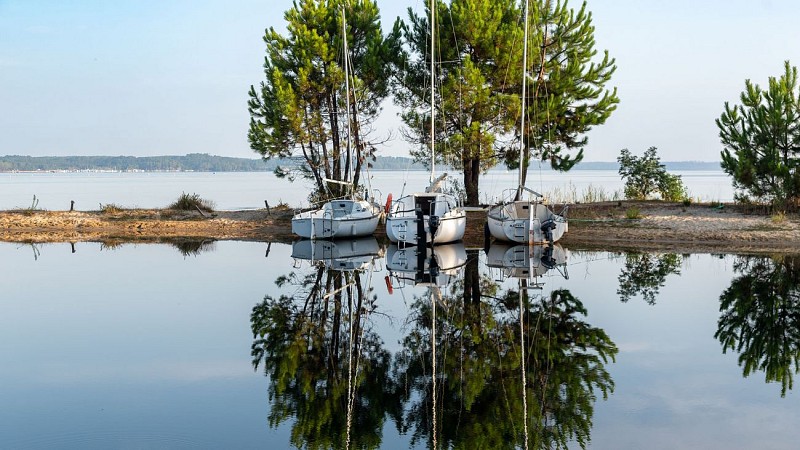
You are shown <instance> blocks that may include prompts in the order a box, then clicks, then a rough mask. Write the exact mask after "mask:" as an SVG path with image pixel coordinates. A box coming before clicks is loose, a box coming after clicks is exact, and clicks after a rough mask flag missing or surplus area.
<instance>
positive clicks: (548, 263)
mask: <svg viewBox="0 0 800 450" xmlns="http://www.w3.org/2000/svg"><path fill="white" fill-rule="evenodd" d="M567 258H568V254H567V251H566V250H564V248H563V247H561V246H560V245H558V244H554V245H530V246H529V245H513V246H512V245H509V244H506V243H501V242H493V243H492V246H491V247H490V248H489V251H488V252H487V253H486V265H487V266H489V267H490V268H496V269H500V270H501V276H502V277H503V278H528V279H533V278H537V277H541V276H543V275H544V274H546V273H547V272H548V271H550V270H553V269H555V270H556V271H558V272H559V273H560V274H561V275H562V276H563V277H564V278H567V279H568V278H569V274H568V273H567Z"/></svg>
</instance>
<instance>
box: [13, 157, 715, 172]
mask: <svg viewBox="0 0 800 450" xmlns="http://www.w3.org/2000/svg"><path fill="white" fill-rule="evenodd" d="M298 163H299V162H298V161H297V160H292V159H283V158H275V159H270V160H263V159H251V158H232V157H225V156H214V155H208V154H205V153H191V154H188V155H184V156H177V155H172V156H143V157H137V156H20V155H9V156H0V172H11V171H23V172H32V171H37V170H41V171H50V170H59V171H79V170H120V171H139V170H143V171H153V172H158V171H162V172H164V171H194V172H267V171H269V172H271V171H274V170H275V168H277V167H287V166H292V165H293V164H298ZM663 164H664V165H665V166H666V167H667V169H669V170H719V163H716V162H698V161H676V162H665V163H663ZM618 168H619V164H618V163H617V162H605V161H595V162H581V163H579V164H577V165H576V166H575V169H577V170H581V169H583V170H614V171H616V170H617V169H618ZM544 169H545V170H548V169H549V167H544ZM371 170H375V171H379V170H395V171H406V170H427V169H426V168H425V165H424V164H422V163H419V162H415V161H414V160H413V159H412V158H407V157H402V156H378V157H377V158H376V160H375V161H373V162H372V163H371Z"/></svg>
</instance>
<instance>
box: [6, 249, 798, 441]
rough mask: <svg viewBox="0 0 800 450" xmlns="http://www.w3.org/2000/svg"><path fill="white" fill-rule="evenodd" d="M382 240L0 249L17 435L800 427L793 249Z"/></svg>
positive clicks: (697, 435) (400, 434) (565, 432)
mask: <svg viewBox="0 0 800 450" xmlns="http://www.w3.org/2000/svg"><path fill="white" fill-rule="evenodd" d="M375 248H377V246H373V245H372V243H371V242H369V241H367V242H366V244H365V245H362V244H350V243H336V244H335V245H333V246H330V245H328V246H324V245H323V246H317V247H314V248H311V247H310V246H306V247H304V248H302V245H301V244H299V245H297V246H296V247H295V249H294V250H293V248H292V246H290V245H282V244H272V245H267V244H262V243H245V242H217V243H213V244H207V243H206V244H202V245H200V244H198V245H197V246H183V247H181V248H177V247H174V246H168V245H121V246H118V247H105V246H103V245H101V244H96V243H78V244H76V245H75V248H74V250H75V252H74V253H73V252H72V247H71V246H70V245H69V244H50V245H19V244H7V243H3V244H0V273H2V274H3V275H2V276H1V277H0V289H2V292H3V296H2V298H3V300H2V302H0V361H3V364H2V365H0V402H1V403H2V404H3V405H4V407H3V408H2V410H0V448H120V447H121V448H152V447H156V448H163V447H166V448H264V447H267V448H284V447H291V446H293V445H294V446H303V447H310V448H317V447H318V448H347V446H348V445H347V444H348V443H349V444H350V447H359V448H361V447H367V448H399V449H404V448H429V447H431V446H432V445H434V444H436V446H439V447H459V446H466V447H469V448H476V447H475V446H476V445H477V446H478V447H483V448H491V447H493V446H494V447H498V448H499V447H502V448H507V447H517V448H520V447H523V446H525V443H526V442H527V443H528V446H529V448H546V447H553V446H556V445H558V444H564V445H567V446H569V447H576V448H577V447H580V445H579V444H580V443H581V442H584V443H589V445H590V447H591V448H793V447H794V446H795V445H796V442H797V440H798V438H800V431H798V429H797V427H796V426H795V424H796V423H797V422H798V421H800V408H799V406H800V404H798V398H797V394H796V392H795V391H794V390H792V389H791V388H790V387H789V379H790V377H792V376H794V375H795V374H796V370H797V366H796V363H795V362H791V361H790V360H789V359H787V358H791V357H794V358H797V357H798V343H800V340H798V336H797V333H796V331H797V329H798V327H797V325H798V323H797V320H798V319H797V317H800V314H798V312H800V303H798V302H799V300H798V299H799V298H800V295H798V294H799V293H800V286H798V284H800V282H798V280H800V263H798V261H800V257H797V256H794V257H791V256H789V257H783V258H778V259H775V260H772V259H769V258H762V257H759V258H742V257H736V256H733V255H710V254H696V255H676V254H622V253H608V252H570V251H569V249H563V252H562V250H561V249H559V250H558V251H557V252H556V253H555V254H553V255H550V256H552V259H548V258H545V259H546V260H547V261H548V262H552V263H554V264H555V266H554V267H553V268H551V269H549V270H547V266H546V265H543V263H542V257H543V256H547V255H544V254H542V253H537V254H534V255H533V258H532V259H531V258H528V260H527V263H526V260H525V255H526V253H525V252H524V251H522V252H519V253H517V254H516V255H517V256H518V257H520V258H521V259H519V258H518V259H516V260H514V259H510V257H509V256H508V255H513V254H514V253H513V251H512V252H511V253H509V252H508V250H509V249H503V248H500V247H494V248H493V249H490V254H489V256H488V257H487V255H486V254H485V253H483V251H482V250H478V249H465V248H463V246H459V245H456V246H451V247H442V248H438V249H437V250H436V252H435V255H430V256H434V259H430V258H428V257H427V256H428V255H425V257H423V258H418V257H417V255H415V254H414V252H413V251H411V252H406V253H404V252H403V251H402V250H401V249H396V248H389V249H380V250H379V251H380V254H379V255H378V256H377V257H376V255H375V250H374V249H375ZM293 251H294V256H295V257H296V258H292V253H293ZM311 251H313V252H314V257H315V258H328V259H327V263H328V266H327V267H326V266H325V265H324V262H323V263H317V264H313V263H312V262H310V261H308V260H306V259H301V258H300V257H306V258H307V257H309V256H310V253H311ZM350 254H354V255H356V256H354V257H348V255H350ZM498 255H500V256H498ZM520 255H521V256H520ZM333 256H337V259H335V260H334V259H333ZM503 257H506V259H507V262H506V267H505V268H503V267H498V266H499V265H502V263H501V261H502V259H503ZM510 261H517V262H518V264H517V268H516V269H515V270H514V272H515V273H516V275H517V276H522V275H521V272H522V271H523V270H526V269H527V270H529V271H530V270H533V271H539V272H538V273H543V275H541V276H539V277H536V278H525V281H524V284H525V285H527V286H531V285H537V286H538V288H530V289H529V288H524V289H520V283H521V282H520V278H514V277H513V276H511V277H509V275H511V272H512V270H511V269H509V268H508V263H509V262H510ZM419 264H423V267H424V268H425V269H424V270H423V271H415V270H414V267H415V266H418V265H419ZM331 267H338V269H339V270H333V269H331ZM387 276H388V284H387ZM279 278H281V281H282V282H281V285H280V286H278V285H276V283H275V281H276V280H278V279H279ZM318 279H319V282H317V280H318ZM431 280H433V281H434V282H433V283H431ZM759 280H763V281H764V282H763V283H762V284H758V283H759ZM434 285H436V286H437V287H438V292H439V293H437V292H436V291H437V290H436V289H433V286H434ZM749 286H755V288H754V289H753V290H750V289H749ZM315 288H319V291H318V292H316V293H315V294H314V295H310V294H311V293H312V291H313V290H314V289H315ZM390 290H391V292H392V293H391V294H390V293H389V291H390ZM519 292H525V293H526V294H525V295H523V296H522V297H520V295H519V294H518V293H519ZM439 295H441V298H440V297H439ZM432 299H433V300H432ZM434 305H435V308H434ZM434 309H435V314H436V318H435V319H434V318H433V314H434ZM521 310H522V311H525V313H524V314H523V315H522V316H520V311H521ZM520 317H522V320H520ZM781 321H783V322H781ZM432 324H435V326H432ZM254 330H255V336H254ZM520 330H522V331H523V332H522V333H520ZM741 337H744V338H741ZM523 339H524V340H523ZM725 344H730V345H732V348H728V349H727V351H726V352H724V351H723V348H724V345H725ZM434 349H435V350H434ZM523 349H524V350H523ZM434 351H435V354H434ZM604 357H605V359H604ZM740 359H741V361H740ZM523 361H524V364H525V369H524V370H523V368H522V366H521V365H522V364H523ZM795 361H796V360H795ZM254 363H257V368H255V369H254ZM765 367H766V368H765ZM745 371H748V372H749V375H748V376H746V377H745V376H743V372H745ZM523 377H524V379H525V380H524V381H523ZM767 379H770V380H771V381H770V382H767V381H766V380H767ZM434 380H435V383H434ZM434 384H435V386H434ZM523 384H524V385H525V386H527V389H525V390H523V389H522V388H521V386H523ZM604 391H605V396H604ZM782 391H783V392H782ZM604 397H605V398H604ZM434 424H435V425H434ZM526 425H527V427H526ZM398 430H399V431H398ZM495 444H496V445H495Z"/></svg>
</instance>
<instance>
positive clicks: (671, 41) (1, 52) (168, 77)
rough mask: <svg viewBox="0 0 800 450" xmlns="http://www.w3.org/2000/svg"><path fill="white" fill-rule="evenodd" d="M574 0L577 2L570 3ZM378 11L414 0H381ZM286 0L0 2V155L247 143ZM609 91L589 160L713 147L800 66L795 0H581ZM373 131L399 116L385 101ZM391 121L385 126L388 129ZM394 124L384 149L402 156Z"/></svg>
mask: <svg viewBox="0 0 800 450" xmlns="http://www.w3.org/2000/svg"><path fill="white" fill-rule="evenodd" d="M571 3H572V4H573V5H574V6H576V7H577V6H579V2H571ZM378 5H379V6H380V7H381V10H382V16H383V17H384V24H385V25H386V26H388V25H389V24H391V22H393V21H394V19H395V17H397V16H398V15H400V14H403V15H404V14H405V13H404V11H405V8H406V7H409V6H410V7H412V8H421V7H422V6H421V5H422V3H421V1H420V0H398V1H394V2H392V1H385V0H378ZM290 6H291V1H289V0H270V1H266V0H261V1H255V0H227V1H221V0H220V1H217V0H196V1H188V0H171V1H151V0H136V1H131V0H115V1H100V0H83V1H77V0H76V1H58V0H0V155H5V154H28V155H37V156H38V155H67V154H79V155H101V154H108V155H120V154H124V155H135V156H147V155H162V154H184V153H188V152H204V153H211V154H217V155H225V156H238V157H255V156H256V155H255V153H252V151H251V150H250V149H249V146H248V144H247V138H246V132H247V123H248V120H249V116H248V113H247V108H246V100H247V90H248V89H249V86H250V85H251V84H257V83H258V82H260V81H261V79H262V72H261V64H262V61H263V55H264V49H263V43H262V41H261V37H262V35H263V32H264V28H266V27H269V26H275V27H278V28H282V27H283V11H285V10H286V9H287V8H289V7H290ZM588 7H589V9H590V10H591V11H592V13H593V16H594V24H595V27H596V38H597V44H598V48H599V49H608V50H609V51H610V52H611V55H612V56H613V57H615V58H616V59H617V65H618V70H617V73H616V74H615V76H614V78H613V79H612V82H611V85H612V86H616V87H618V89H619V96H620V99H621V103H620V106H619V109H618V110H617V111H616V112H615V113H614V114H613V115H612V116H611V118H610V119H609V121H608V122H607V123H606V124H605V125H603V126H601V127H598V128H597V129H596V130H594V131H592V132H591V133H590V135H589V138H590V140H589V146H588V148H587V150H586V160H588V161H602V160H605V161H610V160H614V159H615V158H616V156H617V154H618V153H619V150H620V149H621V148H629V149H631V150H632V151H633V152H634V153H641V152H643V151H644V150H645V149H646V148H647V147H649V146H651V145H654V146H657V147H658V148H659V153H660V155H661V157H662V160H703V161H716V160H718V158H719V151H720V144H719V140H718V138H717V129H716V126H715V125H714V119H715V118H716V117H718V116H719V114H720V113H721V112H722V108H723V103H724V102H725V101H726V100H728V101H736V100H737V99H738V95H739V93H740V92H741V91H742V88H743V86H744V80H745V79H746V78H750V79H752V80H753V81H755V82H757V83H759V84H766V80H767V77H768V76H771V75H779V74H780V72H781V70H782V64H783V61H784V60H787V59H789V60H791V61H792V63H793V64H795V65H800V27H797V25H796V21H797V18H798V17H800V2H797V1H791V0H748V1H744V0H730V1H721V0H711V1H688V0H674V1H671V2H664V1H655V0H652V1H651V0H643V1H636V2H634V1H622V0H589V2H588ZM380 125H381V128H382V130H388V129H390V128H396V127H398V126H399V123H398V120H397V119H396V118H395V116H394V111H393V110H392V109H391V108H390V110H389V111H387V113H386V114H385V116H384V117H383V118H382V119H381V120H380ZM395 135H397V133H395ZM406 148H407V145H406V144H405V143H403V142H402V141H400V138H399V137H398V138H397V140H396V141H395V142H393V143H392V144H391V146H390V148H388V149H386V151H385V153H384V154H394V155H403V154H405V151H406V150H405V149H406Z"/></svg>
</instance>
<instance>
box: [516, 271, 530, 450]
mask: <svg viewBox="0 0 800 450" xmlns="http://www.w3.org/2000/svg"><path fill="white" fill-rule="evenodd" d="M518 284H519V287H520V290H519V337H520V370H521V372H522V411H523V414H522V418H523V424H522V430H523V433H524V436H525V447H524V448H525V449H526V450H527V448H528V375H527V373H526V371H525V324H524V317H525V315H524V313H523V309H522V301H523V295H522V280H521V279H520V280H519V282H518Z"/></svg>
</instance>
